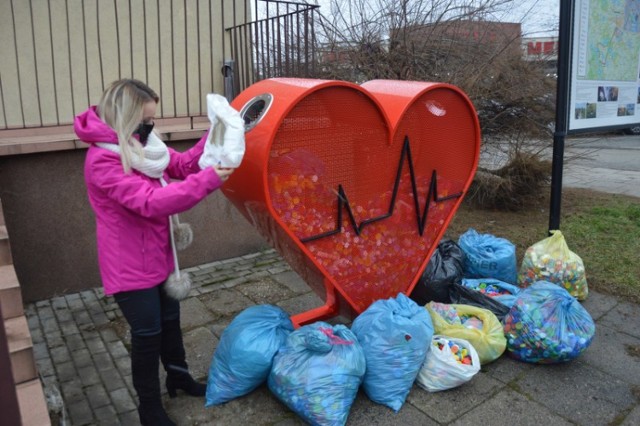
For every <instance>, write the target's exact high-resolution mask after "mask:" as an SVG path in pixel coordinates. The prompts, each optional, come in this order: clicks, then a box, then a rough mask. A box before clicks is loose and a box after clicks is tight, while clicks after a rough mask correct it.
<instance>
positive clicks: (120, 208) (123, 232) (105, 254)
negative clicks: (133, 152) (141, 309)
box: [74, 107, 222, 294]
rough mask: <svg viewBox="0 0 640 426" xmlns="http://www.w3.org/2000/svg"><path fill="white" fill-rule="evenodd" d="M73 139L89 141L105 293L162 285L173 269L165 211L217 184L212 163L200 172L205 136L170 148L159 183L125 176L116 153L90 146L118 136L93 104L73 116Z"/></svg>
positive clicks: (189, 203) (187, 204)
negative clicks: (182, 147) (181, 147)
mask: <svg viewBox="0 0 640 426" xmlns="http://www.w3.org/2000/svg"><path fill="white" fill-rule="evenodd" d="M74 130H75V132H76V134H77V135H78V138H80V140H82V141H83V142H86V143H88V144H90V147H89V150H88V152H87V156H86V159H85V167H84V176H85V181H86V184H87V191H88V193H89V201H90V203H91V206H92V207H93V210H94V212H95V214H96V227H97V230H96V235H97V242H98V263H99V266H100V275H101V277H102V285H103V286H104V292H105V294H114V293H118V292H122V291H130V290H140V289H146V288H150V287H154V286H156V285H158V284H160V283H162V282H163V281H164V280H165V279H166V278H167V277H168V276H169V274H170V273H171V272H173V270H174V269H175V268H174V262H173V252H172V249H171V240H170V235H169V215H172V214H174V213H180V212H183V211H185V210H188V209H190V208H191V207H193V206H195V205H196V204H197V203H198V202H199V201H200V200H202V199H203V198H205V197H206V196H207V195H208V194H210V193H212V192H213V191H215V190H216V189H217V188H219V187H220V186H221V185H222V181H221V180H220V178H219V177H218V174H217V173H216V172H215V170H214V169H213V168H211V167H207V168H206V169H204V170H200V167H199V166H198V159H199V158H200V155H201V154H202V151H203V147H204V143H205V142H206V134H205V135H204V136H203V137H202V139H201V140H200V141H199V142H198V143H197V144H196V145H195V146H193V147H192V148H191V149H189V150H188V151H186V152H184V153H179V152H177V151H175V150H173V149H171V148H169V152H170V156H171V160H170V162H169V166H168V167H167V169H166V170H165V173H164V178H165V181H167V182H170V178H172V179H180V181H178V182H171V183H170V184H169V185H167V186H166V187H162V185H161V184H160V180H159V179H153V178H150V177H148V176H146V175H143V174H141V173H139V172H137V171H135V170H134V171H132V172H131V173H130V174H125V173H124V170H123V167H122V162H121V161H120V156H119V155H118V154H116V153H114V152H111V151H109V150H106V149H103V148H100V147H99V146H96V145H94V143H95V142H110V143H115V144H117V143H118V137H117V135H116V133H115V131H113V129H111V128H110V127H109V126H108V125H107V124H105V123H104V122H103V121H102V120H101V119H100V117H99V116H98V115H97V113H96V109H95V107H91V108H89V109H88V110H87V111H85V112H83V113H82V114H80V115H78V116H76V118H75V122H74Z"/></svg>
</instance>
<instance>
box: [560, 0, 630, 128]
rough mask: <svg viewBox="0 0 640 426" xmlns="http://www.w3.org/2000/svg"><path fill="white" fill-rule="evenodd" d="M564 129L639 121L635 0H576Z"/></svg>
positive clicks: (608, 125) (617, 124) (618, 124)
mask: <svg viewBox="0 0 640 426" xmlns="http://www.w3.org/2000/svg"><path fill="white" fill-rule="evenodd" d="M573 19H574V22H573V24H574V25H573V28H574V30H573V43H572V52H573V53H572V67H571V96H570V105H571V107H570V116H569V130H577V129H592V128H598V127H611V126H620V125H626V124H636V123H639V122H640V110H638V108H639V107H640V0H576V2H575V9H574V11H573Z"/></svg>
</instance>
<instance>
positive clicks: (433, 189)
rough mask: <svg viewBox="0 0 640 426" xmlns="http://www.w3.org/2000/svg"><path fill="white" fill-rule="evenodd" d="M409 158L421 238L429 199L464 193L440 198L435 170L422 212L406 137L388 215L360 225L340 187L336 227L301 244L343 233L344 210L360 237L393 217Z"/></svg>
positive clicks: (459, 193)
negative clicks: (401, 179) (371, 226)
mask: <svg viewBox="0 0 640 426" xmlns="http://www.w3.org/2000/svg"><path fill="white" fill-rule="evenodd" d="M405 157H406V158H407V162H408V164H409V174H410V175H411V191H412V192H413V204H414V207H415V211H416V221H417V223H418V232H419V233H420V236H422V234H423V233H424V228H425V224H426V223H427V215H428V213H429V199H430V198H433V201H434V202H436V203H439V202H442V201H447V200H450V199H452V198H460V197H461V196H462V191H460V192H458V193H456V194H451V195H448V196H446V197H440V196H438V174H437V173H436V170H435V169H434V170H433V172H432V173H431V182H430V184H429V192H428V193H427V198H426V200H425V206H424V210H422V211H421V209H420V205H419V204H418V185H417V184H416V174H415V171H414V169H413V160H412V159H411V146H410V145H409V137H408V136H405V138H404V144H403V146H402V153H401V154H400V162H399V163H398V171H397V173H396V181H395V183H394V185H393V194H392V195H391V201H390V202H389V211H388V212H387V213H386V214H383V215H381V216H376V217H372V218H371V219H365V220H363V221H362V222H360V224H358V223H357V222H356V218H355V216H354V215H353V210H351V206H350V205H349V199H348V198H347V194H346V193H345V192H344V188H343V187H342V185H341V184H340V185H338V192H337V195H338V217H337V220H336V227H335V229H334V230H332V231H327V232H323V233H321V234H317V235H313V236H311V237H307V238H302V239H300V241H301V242H303V243H307V242H309V241H314V240H319V239H320V238H325V237H330V236H331V235H335V234H339V233H340V232H342V210H343V209H344V210H346V211H347V214H348V215H349V222H351V226H352V227H353V230H354V231H355V233H356V235H360V233H361V232H362V228H364V227H365V226H367V225H370V224H372V223H374V222H378V221H380V220H383V219H387V218H388V217H391V215H393V211H394V209H395V207H396V197H397V195H398V189H399V188H400V178H401V176H402V165H403V164H404V159H405Z"/></svg>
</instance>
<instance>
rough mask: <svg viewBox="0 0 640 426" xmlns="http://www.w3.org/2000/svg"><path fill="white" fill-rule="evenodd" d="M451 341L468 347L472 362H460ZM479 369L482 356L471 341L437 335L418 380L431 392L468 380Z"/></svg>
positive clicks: (459, 345)
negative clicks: (450, 343) (452, 348)
mask: <svg viewBox="0 0 640 426" xmlns="http://www.w3.org/2000/svg"><path fill="white" fill-rule="evenodd" d="M449 342H452V343H454V344H455V345H457V346H458V347H460V348H464V349H466V350H467V354H468V357H469V359H470V360H471V363H470V364H463V363H461V362H458V361H457V360H456V358H455V357H454V354H453V351H452V350H451V346H450V345H449ZM478 371H480V358H479V357H478V352H476V350H475V349H474V348H473V345H471V343H469V342H468V341H466V340H464V339H456V338H454V337H446V336H441V335H435V336H433V340H432V343H431V348H430V349H429V352H427V358H426V360H425V361H424V364H423V365H422V368H421V369H420V372H419V373H418V377H417V378H416V382H417V383H418V386H420V387H421V388H423V389H426V390H428V391H429V392H438V391H443V390H447V389H452V388H455V387H457V386H460V385H462V384H464V383H466V382H468V381H469V380H471V378H472V377H473V376H475V375H476V373H478Z"/></svg>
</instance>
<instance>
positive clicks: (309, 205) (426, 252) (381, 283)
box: [222, 78, 480, 325]
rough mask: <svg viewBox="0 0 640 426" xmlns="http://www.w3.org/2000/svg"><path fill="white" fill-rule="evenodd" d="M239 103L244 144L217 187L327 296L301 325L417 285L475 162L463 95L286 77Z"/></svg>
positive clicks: (469, 110) (405, 85) (415, 85)
mask: <svg viewBox="0 0 640 426" xmlns="http://www.w3.org/2000/svg"><path fill="white" fill-rule="evenodd" d="M232 106H233V107H234V108H236V109H237V110H239V111H240V113H241V115H242V116H243V118H244V120H245V124H246V133H245V137H246V152H245V156H244V159H243V163H242V165H241V166H240V167H239V168H238V170H236V171H235V172H234V173H233V175H232V176H231V178H230V179H229V180H228V181H227V182H226V183H225V185H224V186H223V189H222V190H223V192H224V194H225V195H226V196H227V198H228V199H229V200H231V201H232V203H233V204H234V205H235V206H236V207H237V208H238V209H239V210H240V212H242V214H243V215H244V216H245V217H246V218H247V219H248V220H249V222H251V223H252V224H253V225H254V226H255V227H256V228H257V229H258V231H259V232H260V233H261V234H262V235H263V236H264V237H265V238H266V239H267V241H268V242H269V244H271V245H272V246H273V247H274V248H275V249H276V250H277V251H278V252H279V253H280V254H281V255H282V257H283V258H284V259H285V260H286V261H287V262H288V263H289V264H290V265H291V268H292V269H293V270H294V271H296V272H297V273H298V274H299V275H300V276H301V277H302V278H303V279H304V280H305V282H306V283H307V284H308V285H309V286H310V287H311V288H312V289H313V290H314V291H315V292H316V293H317V294H318V295H319V296H320V297H322V298H323V299H324V300H325V305H324V306H321V307H318V308H315V309H311V310H309V311H306V312H303V313H301V314H298V315H295V316H293V317H292V320H293V322H294V324H296V325H302V324H306V323H310V322H313V321H316V320H320V319H324V318H328V317H331V316H334V315H336V314H343V315H346V316H350V317H353V316H354V315H356V314H358V313H360V312H362V311H363V310H365V309H366V308H367V307H368V306H369V305H370V304H371V303H373V302H374V301H376V300H379V299H386V298H389V297H395V296H396V295H397V294H398V293H399V292H402V293H405V294H410V292H411V290H412V289H413V287H414V286H415V284H416V282H417V281H418V279H419V278H420V274H421V272H422V270H423V269H424V267H425V265H426V263H427V262H428V260H429V258H430V256H431V254H432V253H433V251H434V249H435V248H436V246H437V244H438V242H439V241H440V239H441V238H442V236H443V235H444V232H445V230H446V228H447V226H448V224H449V222H450V220H451V218H452V217H453V215H454V213H455V211H456V209H457V208H458V206H459V205H460V203H461V202H462V196H463V195H464V193H465V192H466V190H467V188H468V187H469V185H470V183H471V180H472V179H473V175H474V173H475V171H476V168H477V164H478V158H479V152H480V130H479V125H478V119H477V115H476V112H475V110H474V108H473V105H472V103H471V102H470V101H469V99H468V97H467V96H466V95H465V94H464V93H463V92H462V91H461V90H460V89H458V88H456V87H455V86H452V85H448V84H444V83H424V82H407V81H392V80H374V81H370V82H367V83H364V84H363V85H361V86H358V85H356V84H352V83H348V82H343V81H330V80H312V79H284V78H281V79H267V80H262V81H260V82H258V83H255V84H253V85H252V86H250V87H248V88H247V89H246V90H244V91H243V92H242V93H240V94H239V95H238V97H237V98H236V99H235V100H234V101H233V102H232ZM427 199H428V200H429V202H428V203H427Z"/></svg>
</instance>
